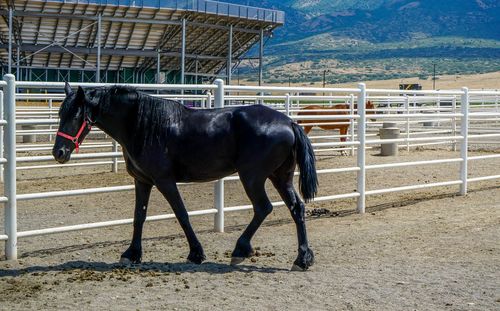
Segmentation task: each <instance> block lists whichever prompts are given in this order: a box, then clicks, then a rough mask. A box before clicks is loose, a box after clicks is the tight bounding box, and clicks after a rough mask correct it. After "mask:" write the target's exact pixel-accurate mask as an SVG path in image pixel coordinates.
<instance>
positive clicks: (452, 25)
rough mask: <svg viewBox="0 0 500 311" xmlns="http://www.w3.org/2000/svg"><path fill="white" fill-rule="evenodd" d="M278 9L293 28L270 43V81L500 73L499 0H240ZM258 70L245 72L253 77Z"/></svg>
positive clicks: (267, 75)
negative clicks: (323, 76)
mask: <svg viewBox="0 0 500 311" xmlns="http://www.w3.org/2000/svg"><path fill="white" fill-rule="evenodd" d="M230 2H232V3H240V4H248V5H256V6H263V7H269V8H276V9H280V10H284V11H285V12H286V24H285V26H284V27H282V28H281V29H279V30H277V31H276V33H275V35H274V36H273V38H272V39H271V40H269V41H268V43H267V46H266V67H265V68H266V73H265V78H266V80H267V81H284V80H287V81H288V79H291V80H295V81H304V79H307V80H312V81H315V80H316V81H317V80H318V79H322V75H323V71H324V70H328V71H329V74H328V73H327V76H329V78H328V79H329V81H330V82H332V83H337V82H346V81H352V80H373V79H389V78H404V77H410V76H420V77H422V78H426V77H428V76H429V75H430V74H432V69H433V64H436V69H437V71H438V74H457V73H458V74H474V73H482V72H492V71H499V70H500V31H499V29H500V1H497V0H455V1H450V0H445V1H435V0H432V1H431V0H424V1H410V0H366V1H359V0H308V1H300V0H281V1H279V0H264V1H254V0H234V1H230ZM252 68H253V66H250V65H249V64H248V63H246V64H243V66H242V69H241V72H242V74H244V75H247V76H252V75H254V72H252V71H253V70H252Z"/></svg>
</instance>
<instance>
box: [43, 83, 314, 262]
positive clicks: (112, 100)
mask: <svg viewBox="0 0 500 311" xmlns="http://www.w3.org/2000/svg"><path fill="white" fill-rule="evenodd" d="M65 92H66V98H65V100H64V102H63V103H62V106H61V109H60V111H59V117H60V124H59V131H58V135H57V138H56V141H55V144H54V148H53V150H52V153H53V155H54V158H55V159H56V160H57V161H58V162H60V163H65V162H67V161H68V160H69V159H70V156H71V153H72V152H73V150H75V149H78V146H79V145H80V144H81V142H82V141H83V139H84V138H85V136H86V135H87V134H88V132H89V130H90V127H91V125H93V124H95V125H96V126H97V127H98V128H100V129H101V130H103V131H104V132H105V133H107V134H108V135H109V136H111V137H112V138H114V139H115V140H116V141H117V142H118V143H120V144H121V146H122V148H123V155H124V158H125V162H126V166H127V171H128V172H129V174H130V175H131V176H132V177H134V179H135V195H136V201H135V213H134V233H133V237H132V243H131V245H130V247H129V248H128V249H127V250H126V251H125V252H124V253H123V254H122V255H121V260H120V261H121V262H125V263H140V261H141V256H142V246H141V236H142V228H143V223H144V220H145V218H146V212H147V205H148V201H149V196H150V193H151V188H152V186H153V185H154V186H156V187H157V188H158V190H159V191H160V192H161V193H162V194H163V196H164V197H165V198H166V199H167V201H168V202H169V204H170V206H171V207H172V209H173V211H174V213H175V216H176V217H177V220H178V221H179V223H180V225H181V227H182V229H183V230H184V233H185V234H186V237H187V240H188V242H189V247H190V252H189V256H188V260H189V261H191V262H194V263H197V264H200V263H201V262H203V260H205V254H204V252H203V248H202V246H201V244H200V242H199V241H198V239H197V237H196V235H195V233H194V231H193V229H192V227H191V224H190V222H189V218H188V214H187V212H186V208H185V207H184V204H183V202H182V199H181V196H180V195H179V192H178V190H177V186H176V183H177V182H204V181H212V180H217V179H220V178H223V177H225V176H228V175H230V174H233V173H235V172H237V173H238V174H239V176H240V179H241V182H242V183H243V186H244V189H245V191H246V193H247V195H248V197H249V198H250V200H251V202H252V205H253V209H254V216H253V219H252V221H251V222H250V224H249V225H248V227H247V228H246V230H245V231H244V232H243V234H242V235H241V237H240V238H239V239H238V242H237V243H236V247H235V249H234V251H233V253H232V260H231V264H238V263H240V262H242V261H243V260H244V259H245V258H248V257H251V256H252V255H253V253H254V251H253V249H252V246H251V244H250V240H251V238H252V236H253V235H254V234H255V232H256V230H257V229H258V228H259V226H260V225H261V224H262V222H263V221H264V219H265V218H266V216H267V215H268V214H269V213H270V212H271V211H272V209H273V207H272V205H271V202H270V201H269V199H268V197H267V194H266V191H265V187H264V184H265V181H266V180H267V179H268V178H269V179H270V180H271V181H272V183H273V185H274V186H275V187H276V189H277V190H278V192H279V194H280V195H281V197H282V198H283V200H284V202H285V203H286V205H287V206H288V208H289V210H290V212H291V214H292V217H293V220H294V221H295V224H296V227H297V236H298V244H299V249H298V257H297V259H296V260H295V262H294V265H293V267H292V268H293V269H300V270H306V269H307V268H308V267H310V266H311V265H312V264H313V262H314V255H313V252H312V251H311V249H310V248H309V245H308V241H307V234H306V225H305V217H304V203H302V201H301V200H300V198H299V195H298V194H297V192H296V191H295V189H294V186H293V174H294V170H295V167H296V164H297V163H298V165H299V169H300V179H299V188H300V191H301V193H302V196H303V198H304V199H305V200H306V202H307V201H309V200H311V199H313V198H314V196H315V194H316V191H317V185H318V181H317V176H316V169H315V158H314V153H313V150H312V147H311V143H310V142H309V139H308V138H307V136H306V135H305V134H304V132H303V130H302V128H301V127H300V126H299V125H297V124H296V123H294V122H293V121H292V120H291V119H290V118H288V117H287V116H285V115H283V114H282V113H279V112H277V111H274V110H272V109H270V108H268V107H265V106H261V105H255V106H248V107H237V108H222V109H210V110H195V109H190V108H187V107H184V106H183V105H181V104H180V103H177V102H174V101H170V100H163V99H158V98H154V97H151V96H148V95H147V94H144V93H141V92H138V91H136V90H135V89H132V88H125V87H120V86H112V87H104V88H88V89H83V88H81V87H78V91H77V92H76V93H75V92H73V91H72V90H71V88H70V86H69V85H68V84H66V87H65Z"/></svg>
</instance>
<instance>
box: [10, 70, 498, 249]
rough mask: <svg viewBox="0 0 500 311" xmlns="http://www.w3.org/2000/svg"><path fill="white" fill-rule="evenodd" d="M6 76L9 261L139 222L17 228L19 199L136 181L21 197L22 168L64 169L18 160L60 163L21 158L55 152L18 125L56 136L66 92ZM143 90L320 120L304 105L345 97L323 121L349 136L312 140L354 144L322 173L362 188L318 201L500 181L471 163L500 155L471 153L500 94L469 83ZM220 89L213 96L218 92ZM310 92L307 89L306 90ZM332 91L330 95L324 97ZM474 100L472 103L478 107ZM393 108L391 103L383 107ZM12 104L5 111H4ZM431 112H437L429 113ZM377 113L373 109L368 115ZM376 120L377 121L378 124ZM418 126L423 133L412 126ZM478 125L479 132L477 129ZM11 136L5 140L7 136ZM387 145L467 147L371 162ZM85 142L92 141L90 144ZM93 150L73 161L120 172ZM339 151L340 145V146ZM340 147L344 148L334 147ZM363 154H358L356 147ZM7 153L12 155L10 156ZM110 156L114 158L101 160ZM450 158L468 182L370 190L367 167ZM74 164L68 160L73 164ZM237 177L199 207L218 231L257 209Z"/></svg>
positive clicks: (490, 130) (494, 130) (494, 114)
mask: <svg viewBox="0 0 500 311" xmlns="http://www.w3.org/2000/svg"><path fill="white" fill-rule="evenodd" d="M4 79H5V81H3V82H1V83H0V86H1V87H2V88H3V94H0V100H3V103H0V115H2V113H3V112H5V113H4V115H5V119H4V118H2V120H0V125H1V127H0V128H2V130H3V128H5V135H1V133H0V151H1V155H2V156H1V157H0V165H1V166H2V169H3V166H5V169H4V174H1V175H2V177H3V175H5V182H4V188H5V190H4V196H3V197H0V202H1V203H5V226H4V228H5V233H4V234H1V235H0V240H4V241H5V253H6V257H7V258H8V259H16V258H17V239H18V238H24V237H31V236H38V235H45V234H53V233H61V232H68V231H75V230H84V229H92V228H101V227H107V226H115V225H122V224H131V223H132V222H133V219H120V220H110V221H101V222H96V223H88V224H79V225H72V226H62V227H55V228H41V229H35V230H29V231H18V230H17V211H16V207H17V201H22V200H36V199H43V198H57V197H65V196H76V195H89V194H96V193H108V192H118V191H130V190H132V189H133V188H134V187H133V185H123V186H113V187H100V188H85V189H68V190H64V191H50V192H39V193H23V194H17V187H16V170H19V169H22V168H25V167H29V168H31V169H33V168H44V169H49V168H54V167H59V166H60V165H58V164H42V165H31V166H26V165H18V164H19V163H32V162H47V161H52V156H51V155H34V156H33V155H28V156H20V157H17V153H18V152H25V151H39V152H44V151H48V150H51V144H50V140H49V144H36V145H28V146H23V147H21V148H17V147H16V124H17V125H36V126H39V127H40V126H42V127H43V128H42V129H41V131H40V129H30V130H26V131H24V132H23V130H21V132H20V131H19V130H18V132H17V133H18V134H23V135H24V134H31V133H38V134H45V135H53V134H54V131H55V128H51V126H53V125H55V124H57V122H58V120H57V117H56V112H55V109H56V108H55V107H54V106H53V105H52V103H53V101H61V100H62V99H63V98H64V95H61V94H51V95H47V94H16V88H24V89H47V88H48V89H51V88H52V89H53V88H58V89H62V88H63V84H62V83H36V82H16V81H15V80H14V77H13V76H12V75H6V76H5V78H4ZM81 85H82V86H103V84H95V83H91V84H90V83H89V84H81ZM134 87H136V88H138V89H145V90H158V91H161V90H168V91H172V90H178V91H181V90H197V91H206V92H207V93H206V94H202V95H178V94H168V95H164V94H161V95H155V96H162V97H166V98H171V99H177V100H182V101H190V102H197V103H198V104H197V105H198V106H199V107H201V108H211V107H213V108H221V107H224V106H227V105H243V104H254V103H263V104H266V105H269V106H272V107H274V108H275V109H278V110H282V111H283V113H286V114H287V115H289V116H290V117H291V118H292V119H295V120H317V119H318V117H317V116H298V115H297V114H296V113H297V112H299V111H303V110H302V108H303V106H304V105H306V104H311V103H312V102H322V103H323V104H335V103H338V102H346V103H348V104H349V107H350V108H349V111H348V112H349V114H344V115H325V116H321V122H326V123H328V122H339V120H341V121H342V122H344V121H345V120H346V119H348V120H349V121H348V123H349V125H350V132H349V133H348V135H347V138H348V141H346V142H340V143H339V142H337V141H331V139H337V138H339V135H324V136H316V137H314V136H313V137H312V139H313V147H314V148H315V149H316V152H321V151H322V150H337V149H338V148H340V149H342V148H344V149H346V150H349V151H350V152H351V154H355V156H356V158H357V164H356V166H354V167H344V168H328V169H321V170H318V174H335V173H341V172H356V174H357V177H356V180H357V189H356V191H354V192H350V193H343V194H334V195H327V196H321V197H317V198H316V199H315V200H316V201H329V200H336V199H345V198H356V200H357V211H358V212H359V213H364V211H365V206H366V203H365V200H366V197H367V196H369V195H376V194H383V193H389V192H398V191H410V190H417V189H423V188H430V187H440V186H451V185H457V186H460V193H461V194H462V195H464V194H466V193H467V185H468V183H470V182H476V181H483V180H491V179H499V178H500V175H498V174H494V175H490V176H479V177H474V178H469V177H468V175H467V173H468V169H467V164H468V163H469V162H470V161H478V160H483V159H493V158H500V154H498V153H494V154H488V155H482V156H474V157H471V156H469V155H468V148H467V147H468V142H469V140H470V139H478V138H481V139H484V138H488V139H491V138H493V139H495V138H498V137H500V127H499V125H500V122H499V117H500V111H499V109H498V98H499V96H500V92H497V91H469V90H468V89H467V88H463V89H462V90H450V91H402V90H382V89H366V87H365V85H364V84H359V87H358V88H348V89H346V88H344V89H341V88H298V87H271V86H264V87H253V86H233V85H224V83H223V81H222V80H217V81H216V82H215V84H213V85H150V84H145V85H134ZM212 92H213V96H212ZM301 93H302V94H301ZM304 93H306V94H313V93H315V94H321V95H304ZM324 94H327V95H324ZM28 99H38V100H47V101H48V104H49V105H48V106H47V107H46V108H43V107H42V108H38V109H36V110H33V109H25V108H21V107H18V109H16V101H17V100H28ZM367 100H371V101H374V102H376V103H377V104H378V107H377V108H376V109H375V111H367V110H366V109H365V105H364V104H359V105H358V109H354V105H355V104H357V103H365V102H366V101H367ZM445 101H446V102H449V103H451V106H450V105H448V106H444V105H441V104H442V103H443V102H445ZM425 102H428V103H432V105H431V106H422V104H424V103H425ZM471 103H472V105H471ZM382 105H385V107H384V108H381V107H380V106H382ZM3 108H5V111H1V110H2V109H3ZM426 112H429V113H426ZM367 113H369V114H367ZM477 118H482V119H483V120H487V121H488V122H490V123H488V124H489V127H486V128H480V129H478V131H477V133H474V134H471V132H470V131H469V123H471V122H473V121H474V120H475V119H477ZM371 119H376V121H370V120H371ZM384 120H393V121H394V120H395V121H396V122H398V124H400V125H401V127H402V128H404V130H403V132H402V135H401V136H402V137H401V138H398V139H391V140H387V139H384V140H382V139H377V138H376V137H375V136H376V129H377V128H378V127H380V125H381V123H382V122H383V121H384ZM425 122H431V123H433V124H438V123H439V126H434V127H432V128H427V129H425V130H422V128H423V127H424V126H422V123H425ZM411 128H413V129H415V128H418V130H417V131H413V132H412V131H411V130H410V129H411ZM475 130H476V129H475ZM3 136H5V141H3V140H2V139H3ZM322 139H330V140H329V141H326V142H325V141H321V142H316V140H322ZM381 143H397V144H400V147H401V148H407V149H408V150H409V148H410V147H411V146H414V145H418V144H436V143H439V144H451V145H452V146H453V147H454V148H456V147H457V146H459V148H460V155H459V157H456V158H450V159H439V160H430V161H414V162H395V163H387V164H378V165H366V159H365V155H366V150H367V148H370V147H371V146H374V145H380V144H381ZM84 146H85V144H84ZM87 148H88V150H90V151H92V152H86V153H82V154H77V155H73V156H72V160H100V161H97V162H81V163H75V164H73V165H94V166H95V165H101V164H112V169H113V170H114V171H116V170H117V167H118V163H119V162H118V159H119V158H121V157H122V155H121V153H120V152H118V146H117V145H116V144H113V143H112V142H109V141H108V142H106V141H104V142H99V143H92V144H88V145H87ZM99 148H112V151H104V152H103V151H101V152H97V150H98V149H99ZM332 148H333V149H332ZM334 148H337V149H334ZM355 151H356V152H355ZM4 155H5V156H4ZM103 159H111V160H108V161H101V160H103ZM444 163H460V179H457V180H449V181H443V182H435V183H425V184H416V185H410V186H403V187H394V188H384V189H368V190H367V186H372V185H367V182H366V177H365V176H366V172H367V171H369V170H382V169H388V168H395V167H409V166H425V165H436V164H444ZM67 165H68V164H66V166H67ZM230 180H238V177H237V176H229V177H227V178H224V179H222V180H219V181H216V182H215V183H214V207H213V208H210V209H206V210H199V211H191V212H189V214H190V215H192V216H195V215H208V214H213V215H214V217H215V219H214V223H215V225H214V226H215V230H216V231H219V232H223V231H224V213H225V212H236V211H241V210H247V209H251V208H252V207H251V205H240V206H225V204H224V183H225V182H226V181H230ZM273 205H274V206H278V205H284V203H283V202H273ZM174 217H175V216H174V215H173V214H165V215H156V216H150V217H148V218H147V220H148V221H157V220H164V219H171V218H174Z"/></svg>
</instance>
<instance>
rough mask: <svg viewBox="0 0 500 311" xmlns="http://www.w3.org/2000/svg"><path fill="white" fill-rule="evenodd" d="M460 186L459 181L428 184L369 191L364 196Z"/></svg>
mask: <svg viewBox="0 0 500 311" xmlns="http://www.w3.org/2000/svg"><path fill="white" fill-rule="evenodd" d="M461 184H462V181H461V180H453V181H444V182H436V183H429V184H420V185H412V186H403V187H395V188H386V189H378V190H369V191H366V195H376V194H384V193H390V192H401V191H409V190H418V189H425V188H432V187H444V186H453V185H461Z"/></svg>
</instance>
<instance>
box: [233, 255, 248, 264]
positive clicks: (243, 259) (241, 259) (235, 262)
mask: <svg viewBox="0 0 500 311" xmlns="http://www.w3.org/2000/svg"><path fill="white" fill-rule="evenodd" d="M245 259H246V258H245V257H231V266H236V265H239V264H240V263H242V262H243V261H245Z"/></svg>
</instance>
